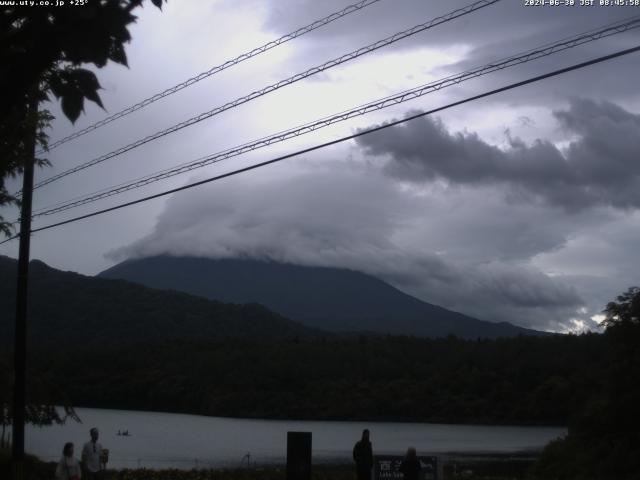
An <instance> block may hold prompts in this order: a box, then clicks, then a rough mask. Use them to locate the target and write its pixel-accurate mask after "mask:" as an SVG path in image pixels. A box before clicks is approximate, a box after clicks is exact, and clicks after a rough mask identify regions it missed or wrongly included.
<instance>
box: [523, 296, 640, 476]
mask: <svg viewBox="0 0 640 480" xmlns="http://www.w3.org/2000/svg"><path fill="white" fill-rule="evenodd" d="M605 314H606V320H605V322H604V324H605V326H606V327H607V330H606V332H605V335H604V340H605V341H606V347H607V348H606V349H605V351H604V352H605V355H604V357H602V358H601V359H600V361H601V362H602V363H603V364H604V365H606V370H605V372H604V375H602V376H600V377H596V378H594V388H593V390H592V392H591V394H590V395H589V396H587V397H586V399H585V402H583V404H582V406H581V408H580V409H579V411H578V412H577V413H576V414H575V415H574V416H573V417H572V420H571V423H570V425H569V435H568V436H567V437H566V438H565V439H563V440H558V441H555V442H552V443H551V444H549V445H548V446H547V448H546V449H545V451H544V453H543V456H542V458H541V460H540V462H539V463H538V464H537V466H536V468H535V472H534V473H535V475H536V477H537V478H541V479H545V480H554V479H557V480H591V479H594V480H596V479H597V480H609V479H611V480H627V479H628V480H635V479H637V478H639V477H638V476H639V475H640V288H638V287H632V288H630V289H629V290H628V291H627V292H625V293H624V294H622V295H620V296H619V297H618V298H617V301H616V302H611V303H609V304H608V305H607V308H606V309H605Z"/></svg>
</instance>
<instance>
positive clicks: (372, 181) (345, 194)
mask: <svg viewBox="0 0 640 480" xmlns="http://www.w3.org/2000/svg"><path fill="white" fill-rule="evenodd" d="M312 165H313V164H311V163H303V164H302V165H299V166H298V168H296V169H293V170H292V169H289V170H286V171H285V170H284V169H283V168H281V169H279V170H276V171H274V172H272V174H271V175H252V176H247V177H245V178H244V179H243V180H242V189H239V188H237V187H238V186H237V184H235V183H234V182H226V183H225V182H223V183H221V184H220V185H219V186H218V188H216V189H212V190H202V191H200V192H191V193H190V194H188V195H184V196H176V197H174V198H172V199H171V201H170V202H169V203H168V205H167V208H166V209H165V211H164V212H163V213H162V214H161V215H160V217H159V218H158V222H157V225H156V227H155V229H154V231H153V232H152V233H151V234H149V235H147V236H145V237H143V238H141V239H140V240H139V241H137V242H135V243H134V244H132V245H130V246H127V247H123V248H120V249H117V250H114V251H112V252H111V253H110V258H111V259H112V260H114V261H115V260H122V259H125V258H134V257H144V256H150V255H160V254H169V255H196V256H202V257H209V258H238V257H249V258H260V259H270V260H276V261H280V262H288V263H294V264H301V265H316V266H334V267H341V268H351V269H355V270H359V271H364V272H367V273H370V274H373V275H376V276H378V277H380V278H382V279H384V280H386V281H388V282H390V283H392V284H393V285H395V286H397V287H398V288H401V289H403V290H404V291H407V292H409V293H412V294H414V295H416V296H418V297H420V298H422V299H424V300H427V301H430V302H432V303H435V304H438V305H442V306H445V307H448V308H451V309H453V310H457V311H462V312H464V313H468V314H470V315H474V316H477V317H479V318H483V319H487V320H492V321H510V322H512V323H516V324H519V325H523V326H529V327H534V328H540V329H545V330H566V329H570V328H571V326H572V325H571V323H570V320H569V319H570V318H573V317H574V316H576V315H577V313H576V312H577V311H578V310H579V309H580V308H582V307H583V306H584V304H585V302H584V300H583V299H582V298H581V296H580V295H579V293H578V292H577V291H576V290H575V289H574V288H573V287H572V286H571V285H569V284H567V283H565V282H563V281H562V280H561V279H554V278H551V277H549V276H548V275H546V274H544V273H543V272H542V271H540V270H539V269H536V268H535V267H532V266H531V265H526V262H524V263H522V264H517V263H516V264H512V263H509V261H508V260H507V259H506V258H505V259H503V260H501V259H500V258H499V256H496V255H495V251H494V247H491V246H490V245H492V244H495V243H496V240H495V237H492V236H491V235H489V234H487V235H485V236H484V238H483V237H482V236H481V235H482V233H481V231H482V227H481V228H477V227H478V224H475V227H476V228H474V224H473V223H471V224H468V226H467V227H466V228H469V232H472V231H473V232H475V233H476V235H477V239H476V240H475V241H473V242H469V235H468V234H464V233H462V232H460V233H458V234H456V233H453V230H454V227H455V224H456V223H458V222H460V220H461V218H463V217H464V216H470V215H469V212H468V208H467V207H465V206H461V207H460V208H458V209H456V210H457V211H455V212H452V211H451V209H450V208H449V209H448V213H447V211H446V210H445V211H443V209H442V205H441V204H440V203H439V201H438V197H439V192H438V191H437V189H435V190H433V191H432V192H430V193H428V194H425V192H423V191H421V192H413V191H411V190H410V189H409V190H408V189H406V188H404V187H403V186H402V184H401V183H399V182H394V181H389V178H388V177H387V176H386V175H384V174H383V173H382V172H381V171H380V170H379V169H378V168H376V167H375V166H371V165H366V164H363V163H361V162H355V161H325V162H323V163H322V165H321V166H318V165H315V166H312ZM276 173H277V175H276ZM249 191H250V192H251V194H250V195H247V194H246V192H249ZM476 194H480V195H482V193H477V192H476V193H473V192H471V193H469V192H466V193H463V192H460V193H459V195H460V196H459V199H460V200H462V199H463V198H464V199H466V200H465V201H464V205H468V204H467V202H468V200H469V198H470V197H469V195H471V197H473V196H474V195H476ZM453 196H454V197H455V196H456V194H453ZM448 198H449V199H451V198H452V196H449V197H448ZM496 200H497V198H496ZM489 203H491V202H489ZM488 208H489V210H487V212H485V214H486V216H485V217H482V214H480V213H479V212H478V211H476V212H475V216H476V217H477V218H481V217H482V218H485V219H488V218H490V217H491V216H492V215H493V212H491V211H490V206H489V205H488ZM527 210H528V211H529V215H530V216H535V215H536V212H534V211H532V210H531V209H530V208H529V207H523V208H522V209H521V210H520V213H522V214H524V213H525V211H527ZM452 213H453V215H452ZM447 217H448V218H447ZM507 223H508V222H504V224H503V227H502V230H503V232H504V233H505V236H504V238H505V239H509V238H513V237H514V236H515V232H516V231H517V230H518V229H520V227H521V226H522V223H523V220H522V219H521V220H520V221H518V222H512V224H511V225H510V226H508V225H507ZM558 223H560V222H558ZM552 224H553V222H552ZM449 227H450V228H449ZM489 231H492V230H491V229H490V228H487V232H489ZM430 232H433V233H430ZM507 232H509V233H507ZM529 232H530V233H531V236H532V237H535V236H536V234H534V233H533V232H532V231H531V230H529ZM494 233H495V231H494ZM521 235H522V237H527V234H521ZM552 237H554V238H555V241H551V242H549V241H546V242H538V241H536V240H532V241H531V242H529V243H528V244H527V242H526V241H523V242H522V245H521V247H520V253H515V251H514V252H512V258H513V257H514V256H515V257H520V258H529V257H530V256H531V255H533V254H535V253H539V252H541V251H552V250H553V249H554V248H557V247H558V245H561V244H562V243H563V242H564V240H565V238H564V237H563V235H562V234H556V235H553V236H552ZM505 243H508V242H505ZM482 250H486V253H485V256H486V257H485V258H486V260H483V261H478V260H479V258H482V255H479V253H478V252H481V251H482ZM516 250H517V249H516ZM474 252H475V253H474Z"/></svg>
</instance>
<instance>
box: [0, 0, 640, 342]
mask: <svg viewBox="0 0 640 480" xmlns="http://www.w3.org/2000/svg"><path fill="white" fill-rule="evenodd" d="M349 3H353V2H351V1H349V0H325V1H322V2H319V1H317V0H270V1H266V0H262V1H258V0H226V1H224V0H217V1H212V0H202V1H198V2H195V1H191V2H180V1H177V0H172V1H170V2H169V3H168V4H167V5H166V7H165V9H164V10H163V12H159V11H157V9H155V8H151V7H149V6H148V7H147V8H145V9H143V10H140V11H139V21H138V23H137V24H136V25H135V26H134V27H133V28H132V35H133V41H132V43H131V44H130V46H129V48H128V50H127V52H128V56H129V63H130V68H129V69H127V68H123V67H121V66H116V65H110V66H108V67H107V68H105V69H103V70H101V71H99V72H98V75H99V77H100V79H101V82H102V85H103V87H104V90H103V92H102V97H103V100H104V103H105V105H106V106H107V109H108V111H109V112H111V113H113V112H116V111H118V110H120V109H121V108H123V107H126V106H127V105H129V104H131V103H134V102H136V101H138V100H141V99H142V98H144V97H146V96H148V95H150V94H153V93H156V92H157V91H160V90H163V89H164V88H166V87H169V86H172V85H173V84H176V83H178V82H181V81H183V80H185V79H186V78H188V77H190V76H193V75H195V74H197V73H199V72H201V71H204V70H207V69H209V68H210V67H211V66H213V65H216V64H219V63H222V62H223V61H225V60H227V59H229V58H232V57H234V56H236V55H238V54H240V53H242V52H244V51H246V50H249V49H251V48H253V47H255V46H257V45H259V44H261V43H264V42H266V41H269V40H271V39H273V38H276V37H278V36H279V35H282V34H284V33H287V32H289V31H292V30H294V29H296V28H298V27H300V26H302V25H305V24H307V23H310V22H312V21H314V20H315V19H317V18H320V17H322V16H325V15H327V14H328V13H330V12H332V11H336V10H339V9H341V8H343V7H345V6H346V5H348V4H349ZM469 3H471V2H463V1H457V0H455V1H454V0H446V1H445V0H435V1H424V0H382V1H380V2H379V3H377V4H375V5H373V6H371V7H369V8H367V9H365V10H363V11H362V12H360V13H357V14H354V15H351V16H349V17H348V18H344V19H341V20H339V21H337V22H334V23H333V24H331V25H330V26H328V27H326V28H323V29H320V30H317V31H315V32H313V33H311V34H309V35H307V36H305V37H302V38H300V39H296V40H294V41H292V42H289V43H287V44H285V45H283V46H280V47H278V48H276V49H274V50H272V51H271V52H269V53H267V54H265V55H262V56H260V57H258V58H255V59H252V60H250V61H248V62H245V63H243V64H241V65H240V66H237V67H234V68H232V69H230V70H228V71H225V72H223V73H221V74H219V75H216V76H214V77H212V78H209V79H207V80H205V81H202V82H200V83H198V84H197V85H195V86H193V87H190V88H188V89H186V90H184V91H182V92H180V93H178V94H176V95H173V96H171V97H169V98H167V99H165V100H163V101H160V102H157V103H155V104H153V105H152V106H150V107H148V108H146V109H144V110H141V111H139V112H137V113H135V114H133V115H131V116H129V117H127V118H126V119H124V120H122V121H119V122H115V123H113V124H111V125H109V126H107V127H105V128H103V129H100V130H99V131H97V132H94V133H91V134H89V135H86V136H84V137H82V138H81V139H79V140H77V141H74V142H70V143H68V144H66V145H64V146H63V147H61V148H59V149H56V150H54V151H53V152H51V154H50V159H51V161H52V163H53V165H54V166H53V168H50V169H46V170H42V171H40V172H38V174H37V177H38V178H40V179H42V178H45V177H48V176H50V175H52V174H54V173H57V172H61V171H63V170H65V169H67V168H70V167H71V166H74V165H77V164H79V163H82V162H84V161H86V160H89V159H91V158H94V157H96V156H99V155H101V154H103V153H106V152H109V151H111V150H113V149H115V148H117V147H120V146H122V145H125V144H127V143H130V142H132V141H135V140H137V139H139V138H141V137H143V136H146V135H148V134H151V133H153V132H155V131H157V130H159V129H162V128H165V127H167V126H170V125H172V124H174V123H177V122H179V121H181V120H184V119H186V118H188V117H190V116H193V115H195V114H198V113H200V112H203V111H205V110H209V109H212V108H214V107H216V106H218V105H221V104H223V103H226V102H227V101H230V100H233V99H235V98H237V97H239V96H242V95H245V94H247V93H249V92H251V91H253V90H256V89H258V88H260V87H262V86H265V85H267V84H269V83H273V82H276V81H278V80H281V79H283V78H286V77H288V76H290V75H292V74H295V73H297V72H300V71H303V70H306V69H307V68H309V67H312V66H315V65H317V64H320V63H323V62H324V61H326V60H329V59H332V58H334V57H337V56H339V55H341V54H343V53H346V52H349V51H351V50H354V49H356V48H358V47H361V46H363V45H365V44H368V43H371V42H373V41H376V40H378V39H380V38H383V37H386V36H388V35H391V34H393V33H395V32H397V31H400V30H404V29H406V28H408V27H411V26H413V25H415V24H418V23H422V22H425V21H427V20H429V19H431V18H433V17H436V16H438V15H442V14H444V13H447V12H449V11H451V10H453V9H455V8H458V7H461V6H464V5H467V4H469ZM576 3H579V0H576ZM634 15H640V7H598V6H595V7H581V6H578V5H575V6H573V7H569V6H566V7H565V6H562V7H550V6H545V7H539V6H538V7H527V6H525V5H524V0H522V1H521V0H502V1H501V2H498V3H497V4H496V5H493V6H491V7H487V8H485V9H483V10H480V11H478V12H475V13H473V14H470V15H468V16H465V17H464V18H461V19H458V20H456V21H453V22H450V23H447V24H445V25H441V26H438V27H435V28H434V29H432V30H429V31H426V32H422V33H420V34H418V35H415V36H414V37H412V38H409V39H406V40H403V41H401V42H398V43H397V44H395V45H394V46H392V47H390V48H386V49H381V50H379V51H377V52H375V53H373V54H371V55H367V56H365V57H362V58H360V59H358V60H356V61H353V62H350V63H347V64H345V65H343V66H340V67H338V68H335V69H332V70H329V71H327V72H324V73H322V74H320V75H318V76H317V77H313V78H311V79H308V80H305V81H302V82H299V83H297V84H295V85H292V86H290V87H287V88H285V89H282V90H280V91H278V92H276V93H273V94H270V95H268V96H266V97H262V98H260V99H258V100H256V101H254V102H251V103H250V104H246V105H244V106H242V107H239V108H237V109H234V110H232V111H229V112H226V113H224V114H222V115H220V116H217V117H215V118H213V119H210V120H207V121H205V122H202V123H200V124H198V125H196V126H193V127H190V128H188V129H185V130H182V131H181V132H179V133H175V134H173V135H170V136H167V137H165V138H163V139H161V140H159V141H156V142H153V143H151V144H148V145H146V146H144V147H142V148H139V149H136V150H133V151H131V152H129V153H127V154H125V155H122V156H121V157H119V158H117V159H113V160H111V161H109V162H106V163H104V164H102V165H100V166H98V167H95V168H92V169H89V170H86V171H84V172H82V173H79V174H77V175H74V176H70V177H68V178H66V179H64V180H61V181H59V182H56V183H53V184H51V185H49V186H46V187H43V188H42V189H40V190H37V191H36V194H35V199H34V201H35V205H36V208H39V207H44V206H48V205H51V204H53V203H56V202H60V201H64V200H67V199H69V198H71V197H75V196H79V195H82V194H86V193H90V192H93V191H95V190H99V189H102V188H105V187H107V186H111V185H114V184H117V183H121V182H125V181H127V180H130V179H133V178H136V177H139V176H141V175H145V174H148V173H151V172H154V171H157V170H160V169H163V168H167V167H170V166H172V165H176V164H179V163H183V162H187V161H190V160H193V159H195V158H198V157H200V156H202V155H206V154H210V153H214V152H217V151H220V150H223V149H225V148H229V147H232V146H235V145H238V144H240V143H244V142H246V141H250V140H253V139H257V138H259V137H262V136H265V135H268V134H271V133H274V132H277V131H280V130H283V129H285V128H288V127H291V126H295V125H298V124H301V123H304V122H308V121H311V120H314V119H317V118H320V117H323V116H326V115H329V114H332V113H336V112H339V111H342V110H345V109H347V108H350V107H353V106H356V105H359V104H361V103H364V102H367V101H370V100H374V99H377V98H380V97H383V96H386V95H390V94H393V93H395V92H399V91H402V90H404V89H408V88H412V87H415V86H418V85H421V84H424V83H427V82H429V81H432V80H436V79H438V78H441V77H445V76H447V75H451V74H455V73H459V72H462V71H464V70H466V69H468V68H470V67H474V66H479V65H483V64H485V63H487V62H490V61H493V60H496V59H500V58H502V57H505V56H508V55H511V54H514V53H518V52H521V51H523V50H527V49H531V48H533V47H537V46H540V45H543V44H547V43H549V42H553V41H555V40H558V39H561V38H564V37H567V36H570V35H574V34H578V33H581V32H583V31H586V30H591V29H595V28H597V27H600V26H602V25H605V24H608V23H611V22H614V21H617V20H620V19H624V18H628V17H631V16H634ZM637 44H640V29H637V30H635V31H632V32H628V33H624V34H621V35H617V36H614V37H610V38H608V39H605V40H601V41H598V42H594V43H590V44H587V45H584V46H581V47H578V48H575V49H572V50H569V51H566V52H563V53H560V54H558V55H557V56H553V57H548V58H545V59H541V60H538V61H535V62H531V63H529V64H526V65H522V66H519V67H516V68H513V69H509V70H505V71H502V72H498V73H495V74H491V75H490V76H486V77H483V78H481V79H477V80H473V81H470V82H467V83H464V84H461V85H459V86H456V87H455V88H450V89H446V90H442V91H440V92H438V93H436V94H431V95H428V96H425V97H423V98H421V99H418V100H414V101H411V102H408V103H406V104H403V105H399V106H395V107H392V108H389V109H386V110H383V111H380V112H376V113H372V114H369V115H367V116H366V117H361V118H358V119H354V120H351V121H349V122H345V123H343V124H339V125H335V126H333V127H330V128H328V129H326V130H323V131H320V132H316V133H314V134H312V135H307V136H303V137H300V138H297V139H295V140H291V141H288V142H285V143H283V144H280V145H276V146H272V147H269V148H267V149H264V150H260V151H258V152H254V153H252V154H250V155H246V156H243V157H238V158H235V159H232V160H229V161H227V162H224V163H221V164H218V165H216V166H211V167H207V168H205V169H202V170H198V171H196V172H193V173H191V174H188V175H187V176H181V177H175V178H173V179H171V180H168V181H165V182H163V183H158V184H155V185H153V186H150V187H147V188H146V189H142V190H138V191H136V192H131V193H128V194H125V195H123V196H120V197H117V198H114V199H111V200H108V201H104V202H101V203H98V204H94V205H92V206H91V207H85V208H80V209H76V210H72V211H70V212H67V213H65V214H60V215H57V216H53V217H50V218H45V219H39V220H38V221H36V226H42V225H45V224H47V223H50V222H51V221H54V220H56V221H57V220H62V219H65V218H69V217H71V216H75V215H77V214H80V213H86V212H89V211H92V210H93V209H94V208H96V207H98V206H99V207H105V206H109V205H113V204H115V203H119V202H121V201H124V200H129V199H134V198H138V197H139V196H141V195H143V194H149V193H154V192H157V191H160V190H163V189H166V188H170V187H175V186H179V185H183V184H185V183H187V182H190V181H193V180H194V179H199V178H205V177H208V176H211V175H213V174H216V173H222V172H224V171H227V170H229V169H232V168H237V167H238V166H244V165H248V164H250V163H252V162H256V161H260V160H265V159H268V158H271V157H273V156H275V155H278V154H281V153H286V152H289V151H293V150H296V149H299V148H304V147H306V146H309V145H313V144H316V143H319V142H322V141H326V140H328V139H334V138H338V137H340V136H343V135H347V134H349V133H351V132H354V131H356V130H357V129H361V128H366V127H368V126H372V125H377V124H380V123H382V122H384V121H388V120H391V119H394V118H402V117H403V116H405V115H407V114H408V113H409V112H413V111H418V110H423V109H428V108H433V107H437V106H440V105H444V104H446V103H448V102H451V101H455V100H459V99H462V98H464V97H466V96H470V95H474V94H477V93H479V92H482V91H484V90H487V89H491V88H495V87H497V86H501V85H504V84H507V83H509V82H513V81H517V80H522V79H525V78H527V77H529V76H533V75H536V74H539V73H543V72H546V71H549V70H552V69H555V68H559V67H561V66H565V65H568V64H571V63H576V62H579V61H584V60H587V59H590V58H592V57H594V56H598V55H603V54H606V53H611V52H613V51H616V50H619V49H622V48H627V47H630V46H635V45H637ZM639 60H640V57H639V54H635V55H631V56H627V57H624V58H622V59H617V60H613V61H611V62H608V63H605V64H601V65H597V66H594V67H591V68H589V69H587V70H583V71H579V72H573V73H570V74H567V75H565V76H563V77H560V78H556V79H551V80H547V81H545V82H541V83H539V84H535V85H531V86H527V87H524V88H521V89H518V90H515V91H511V92H508V93H505V94H503V95H500V96H495V97H491V98H488V99H484V100H482V101H478V102H474V103H471V104H467V105H465V106H461V107H456V108H453V109H450V110H447V111H446V112H442V113H441V114H439V115H437V116H434V117H428V118H423V119H421V120H418V121H415V122H413V123H410V124H406V125H404V126H401V127H396V128H393V129H389V130H386V131H384V132H382V133H380V134H376V135H371V136H367V137H363V138H361V139H359V140H358V141H357V142H348V143H345V144H342V145H340V146H336V147H332V148H330V149H326V150H322V151H320V152H315V153H313V154H308V155H304V156H302V157H299V158H296V159H291V160H288V161H286V162H284V163H282V164H279V165H276V166H272V167H267V168H264V169H260V170H257V171H254V172H252V173H249V174H246V175H242V176H238V177H234V178H230V179H227V180H224V181H221V182H218V183H215V184H211V185H208V186H205V187H201V188H198V189H194V190H191V191H189V192H185V193H180V194H176V195H174V196H171V197H168V198H165V199H163V200H156V201H153V202H150V203H147V204H144V205H140V206H136V207H133V208H130V209H127V210H121V211H119V212H118V213H112V214H107V215H104V216H101V217H97V218H95V219H92V220H88V221H83V222H78V223H76V224H73V225H68V226H65V227H61V228H59V229H55V230H50V231H47V232H42V233H40V234H36V235H35V236H34V239H33V247H32V252H33V255H32V256H33V257H34V258H40V259H42V260H44V261H46V262H47V263H49V264H51V265H52V266H54V267H57V268H62V269H65V270H74V271H79V272H81V273H85V274H95V273H97V272H99V271H101V270H103V269H105V268H107V267H109V266H110V265H112V264H114V263H115V262H117V261H121V260H123V259H125V258H128V257H131V256H139V255H149V254H161V253H172V254H197V255H203V256H210V257H230V256H231V257H232V256H238V255H245V256H247V255H248V256H255V257H259V258H272V259H276V260H283V261H289V262H294V263H301V264H308V265H331V266H338V267H349V268H354V269H359V270H363V271H365V272H369V273H372V274H375V275H378V276H379V277H381V278H383V279H385V280H387V281H389V282H390V283H392V284H393V285H395V286H397V287H399V288H401V289H403V290H404V291H407V292H409V293H411V294H414V295H416V296H418V297H420V298H422V299H424V300H426V301H429V302H432V303H436V304H439V305H442V306H445V307H447V308H451V309H454V310H458V311H462V312H464V313H467V314H469V315H473V316H476V317H478V318H482V319H486V320H492V321H510V322H512V323H515V324H518V325H523V326H530V327H534V328H539V329H546V330H555V331H566V330H571V329H580V328H585V327H588V328H593V327H594V326H595V323H594V320H593V318H594V316H595V315H597V314H598V313H599V312H600V311H601V310H602V308H603V307H604V305H605V304H606V302H607V301H609V300H611V299H612V298H613V296H615V295H616V294H617V293H620V292H621V291H623V290H625V289H626V288H627V287H628V286H630V285H633V284H638V283H640V281H639V280H638V275H637V272H638V267H639V264H640V253H638V248H637V245H638V244H639V243H640V224H639V221H640V212H639V207H640V193H638V192H640V162H638V153H639V152H640V86H639V82H638V77H639V74H640V62H639ZM48 108H50V109H51V110H52V112H53V113H54V114H55V115H56V116H57V117H58V119H57V120H56V121H55V122H54V128H53V131H52V132H51V139H52V140H56V139H59V138H61V137H63V136H65V135H67V134H69V133H71V132H73V131H74V130H76V129H77V128H81V127H83V126H86V125H88V124H90V123H92V122H94V121H96V120H99V119H100V118H102V117H103V116H104V115H105V113H104V112H102V111H101V110H100V109H98V108H96V107H94V106H93V105H89V106H87V109H86V115H85V116H83V117H82V118H81V119H80V120H79V121H78V122H77V124H76V125H75V126H73V125H71V124H70V123H69V122H68V121H67V120H66V119H65V118H63V115H62V114H61V113H60V110H59V108H58V106H57V105H53V104H52V105H49V106H48ZM15 186H16V187H17V183H16V184H15ZM3 214H5V215H7V216H9V217H12V216H15V215H16V213H15V212H13V211H8V210H5V211H3ZM0 254H6V255H10V256H14V257H15V256H17V244H15V243H14V244H9V245H3V246H2V247H0ZM596 318H597V317H596Z"/></svg>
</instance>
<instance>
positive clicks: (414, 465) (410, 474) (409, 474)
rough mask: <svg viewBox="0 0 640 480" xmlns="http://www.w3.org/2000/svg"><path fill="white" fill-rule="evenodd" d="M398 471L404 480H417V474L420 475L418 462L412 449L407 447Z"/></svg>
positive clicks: (414, 450)
mask: <svg viewBox="0 0 640 480" xmlns="http://www.w3.org/2000/svg"><path fill="white" fill-rule="evenodd" d="M400 471H401V472H402V475H403V476H404V480H418V473H420V460H418V455H417V454H416V449H415V448H414V447H409V449H408V450H407V454H406V455H405V456H404V460H402V463H401V464H400Z"/></svg>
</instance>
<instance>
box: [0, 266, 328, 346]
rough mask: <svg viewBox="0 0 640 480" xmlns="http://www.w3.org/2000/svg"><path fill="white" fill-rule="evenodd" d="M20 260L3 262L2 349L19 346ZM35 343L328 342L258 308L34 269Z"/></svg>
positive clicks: (31, 329)
mask: <svg viewBox="0 0 640 480" xmlns="http://www.w3.org/2000/svg"><path fill="white" fill-rule="evenodd" d="M16 269H17V261H16V260H13V259H11V258H8V257H4V256H0V312H2V315H0V318H1V319H2V320H1V321H0V344H5V345H6V344H8V343H9V342H12V341H13V327H14V319H15V292H16V272H17V270H16ZM28 334H29V342H30V344H34V345H39V346H47V345H59V346H60V348H63V349H64V348H80V347H87V346H94V347H108V346H115V345H118V346H120V345H131V344H154V343H163V342H167V341H174V340H181V341H192V340H193V341H196V340H197V341H217V340H223V339H228V338H242V339H248V340H282V339H295V338H316V337H318V336H326V335H327V334H326V333H325V332H317V331H315V330H312V329H310V328H308V327H304V326H303V325H300V324H299V323H296V322H293V321H290V320H288V319H286V318H283V317H282V316H281V315H278V314H276V313H273V312H271V311H269V310H267V309H266V308H265V307H263V306H261V305H256V304H245V305H230V304H225V303H221V302H216V301H212V300H207V299H205V298H202V297H196V296H193V295H188V294H186V293H182V292H176V291H161V290H156V289H152V288H148V287H145V286H142V285H137V284H135V283H131V282H127V281H124V280H111V279H106V278H96V277H88V276H85V275H80V274H78V273H74V272H63V271H61V270H57V269H55V268H51V267H49V266H48V265H46V264H45V263H43V262H41V261H38V260H33V261H31V263H30V268H29V310H28Z"/></svg>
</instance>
